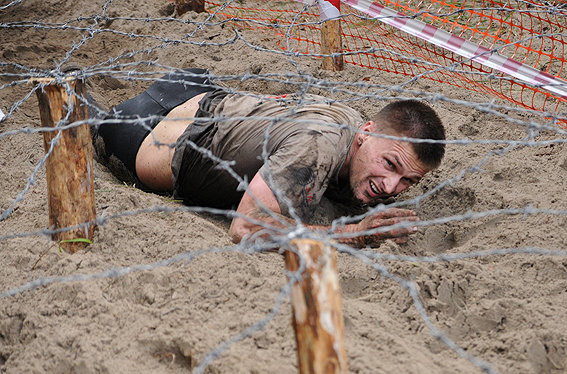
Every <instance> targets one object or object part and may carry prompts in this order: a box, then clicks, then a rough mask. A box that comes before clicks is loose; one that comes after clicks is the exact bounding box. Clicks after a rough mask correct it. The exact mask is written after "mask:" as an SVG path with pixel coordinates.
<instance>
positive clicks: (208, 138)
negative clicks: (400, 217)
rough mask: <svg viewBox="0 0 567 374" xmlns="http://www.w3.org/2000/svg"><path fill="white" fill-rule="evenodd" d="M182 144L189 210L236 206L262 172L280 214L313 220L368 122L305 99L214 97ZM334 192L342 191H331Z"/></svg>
mask: <svg viewBox="0 0 567 374" xmlns="http://www.w3.org/2000/svg"><path fill="white" fill-rule="evenodd" d="M196 116H197V117H202V118H200V119H199V120H197V121H195V122H194V123H193V124H191V125H189V126H188V127H187V129H186V130H185V132H184V133H183V135H182V136H181V137H180V138H179V140H178V143H177V146H176V150H175V154H174V157H173V163H172V171H173V181H174V194H175V196H176V198H181V199H183V201H184V202H185V203H186V204H189V205H199V206H208V207H217V208H231V207H235V206H237V205H238V203H239V202H240V199H241V198H242V195H243V193H244V190H243V188H242V185H241V184H240V182H239V180H238V178H244V179H245V180H246V181H248V182H249V181H250V180H252V178H253V177H254V175H255V174H256V173H257V172H259V173H260V175H261V176H262V178H263V179H264V181H265V182H266V183H267V184H268V186H270V188H271V189H272V191H273V192H274V195H275V196H276V199H277V201H278V203H279V206H280V209H281V212H282V213H283V214H285V215H289V210H290V207H293V208H294V209H295V211H296V212H297V214H298V215H299V216H300V217H301V218H302V219H306V220H309V218H310V217H311V214H312V212H313V210H314V208H315V207H316V206H317V205H318V204H319V201H320V200H321V197H322V196H323V194H324V192H325V191H326V190H327V188H328V187H329V184H335V185H337V184H338V174H339V170H340V168H341V166H342V165H343V163H344V161H345V160H346V156H347V153H348V151H349V149H350V145H351V143H352V140H353V137H354V131H353V129H354V128H358V127H359V126H360V125H361V124H362V122H363V120H362V118H361V116H360V114H359V113H358V112H357V111H355V110H353V109H351V108H349V107H347V106H346V105H344V104H341V103H337V102H332V101H329V100H328V99H326V98H324V97H321V96H315V95H305V96H303V97H302V99H301V100H300V98H299V97H297V96H295V95H284V96H278V97H267V96H248V95H246V96H245V95H239V94H227V93H226V92H224V91H222V90H218V91H214V92H212V93H209V94H207V95H206V96H205V98H203V100H201V102H200V109H199V112H198V113H197V115H196ZM335 187H336V186H335ZM333 190H339V189H338V188H333Z"/></svg>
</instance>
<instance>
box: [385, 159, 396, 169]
mask: <svg viewBox="0 0 567 374" xmlns="http://www.w3.org/2000/svg"><path fill="white" fill-rule="evenodd" d="M385 160H386V165H387V166H388V167H389V168H390V169H393V168H394V163H393V162H392V161H390V160H388V159H387V158H386V159H385Z"/></svg>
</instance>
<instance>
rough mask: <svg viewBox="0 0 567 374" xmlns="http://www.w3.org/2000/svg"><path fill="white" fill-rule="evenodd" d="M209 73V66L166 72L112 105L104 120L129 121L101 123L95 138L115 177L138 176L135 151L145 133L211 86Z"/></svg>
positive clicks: (127, 179) (127, 178)
mask: <svg viewBox="0 0 567 374" xmlns="http://www.w3.org/2000/svg"><path fill="white" fill-rule="evenodd" d="M208 75H209V72H208V70H206V69H198V68H191V69H184V71H183V72H181V73H170V74H167V75H165V76H163V77H162V78H161V79H160V80H158V81H156V82H155V83H153V84H152V85H151V86H150V87H149V88H148V89H147V90H146V91H144V92H142V93H141V94H140V95H138V96H136V97H134V98H133V99H130V100H127V101H125V102H123V103H122V104H119V105H117V106H115V107H114V108H112V110H111V111H110V115H109V116H108V117H106V118H105V120H108V119H119V120H128V121H125V122H118V123H103V124H102V125H100V127H99V128H98V129H97V131H96V139H94V140H95V148H96V149H97V153H99V158H101V157H100V153H101V152H100V149H101V146H102V148H104V149H103V151H104V156H103V157H102V158H104V159H105V160H107V163H108V164H111V165H109V167H110V169H111V171H112V172H113V173H114V174H117V177H118V178H120V179H123V180H126V181H130V180H131V178H129V177H128V176H126V175H125V174H130V175H129V176H130V177H132V176H133V177H134V179H135V180H137V177H136V155H137V153H138V149H139V148H140V145H141V144H142V142H143V141H144V139H145V138H146V136H148V134H149V133H150V132H151V130H152V129H153V128H154V127H155V126H156V125H157V124H158V123H159V122H160V121H161V120H162V119H163V117H164V116H166V115H167V114H168V113H169V112H170V111H171V110H172V109H173V108H175V107H176V106H178V105H180V104H182V103H184V102H186V101H187V100H189V99H191V98H192V97H195V96H197V95H199V94H202V93H204V92H209V91H212V90H214V87H213V86H212V85H211V83H210V81H209V78H208ZM100 140H102V145H101V144H100V143H101V142H100ZM96 143H99V144H96ZM116 164H121V165H116ZM120 169H125V170H120Z"/></svg>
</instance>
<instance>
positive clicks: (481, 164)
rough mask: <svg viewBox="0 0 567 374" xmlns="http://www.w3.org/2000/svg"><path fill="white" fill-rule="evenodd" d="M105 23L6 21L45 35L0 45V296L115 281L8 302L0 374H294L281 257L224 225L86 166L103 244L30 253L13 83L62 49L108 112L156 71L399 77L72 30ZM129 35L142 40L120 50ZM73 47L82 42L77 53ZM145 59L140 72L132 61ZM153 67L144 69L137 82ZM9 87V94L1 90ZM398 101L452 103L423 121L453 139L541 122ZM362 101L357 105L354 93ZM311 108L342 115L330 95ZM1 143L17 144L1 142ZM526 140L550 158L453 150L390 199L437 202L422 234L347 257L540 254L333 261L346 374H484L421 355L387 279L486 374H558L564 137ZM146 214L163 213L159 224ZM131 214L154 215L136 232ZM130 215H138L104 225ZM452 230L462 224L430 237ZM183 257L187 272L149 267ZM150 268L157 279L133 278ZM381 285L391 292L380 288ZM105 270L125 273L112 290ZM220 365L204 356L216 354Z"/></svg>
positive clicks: (68, 9) (71, 12) (6, 32)
mask: <svg viewBox="0 0 567 374" xmlns="http://www.w3.org/2000/svg"><path fill="white" fill-rule="evenodd" d="M5 3H6V2H4V3H3V4H5ZM103 5H104V3H103V2H102V1H98V0H96V1H90V2H87V1H82V2H79V3H77V2H73V1H67V0H60V1H54V0H49V1H39V0H28V1H23V2H21V3H19V4H16V5H13V6H11V7H9V8H8V9H5V10H2V11H0V22H2V23H6V22H15V21H24V20H25V21H30V22H31V21H37V22H42V27H39V28H34V27H31V26H26V27H11V28H5V29H3V30H2V31H1V35H2V43H1V46H0V51H1V56H2V61H4V62H9V63H17V64H20V65H21V66H23V68H18V67H17V66H15V65H13V64H11V65H10V64H9V65H2V67H1V70H0V71H1V72H2V73H1V74H2V75H1V78H0V79H1V82H0V84H2V85H3V86H2V89H1V90H0V108H1V109H2V110H3V112H4V113H6V114H9V116H8V118H7V120H5V121H4V122H1V123H0V131H1V137H0V155H1V157H0V167H1V173H2V177H1V178H0V208H1V210H2V212H4V211H5V210H6V209H8V208H9V207H10V206H12V205H13V204H14V203H13V202H14V200H15V199H17V198H18V200H20V201H19V202H17V203H16V204H15V205H14V209H13V212H12V213H11V214H10V215H9V216H8V217H7V218H6V219H5V220H3V221H1V222H0V237H1V240H0V253H1V256H0V265H1V267H2V272H0V284H1V285H2V287H1V289H0V292H6V291H8V290H12V289H15V288H17V287H20V286H22V285H26V284H27V283H28V282H30V281H32V280H37V279H43V280H46V279H52V278H49V277H60V276H74V275H80V274H86V275H93V274H95V275H96V274H101V273H104V272H106V273H104V274H107V275H109V276H105V277H102V278H101V279H91V280H84V281H79V280H71V281H65V282H54V283H52V284H48V285H45V286H41V287H38V288H35V289H33V290H27V291H22V292H18V293H17V294H16V295H15V296H9V297H3V298H1V299H0V372H2V373H136V374H142V373H186V372H189V371H190V370H191V369H192V368H193V369H194V368H198V367H199V365H202V366H203V367H204V368H205V372H206V373H296V372H297V358H296V352H295V340H294V333H293V329H292V326H291V307H290V304H289V300H288V298H287V296H286V295H282V292H283V291H282V290H284V287H285V285H286V284H287V279H286V275H285V271H284V261H283V257H282V255H281V254H280V253H277V252H276V251H255V250H253V248H252V247H250V246H240V247H238V246H232V244H231V242H230V238H229V236H228V235H227V225H228V223H229V221H228V219H227V218H224V217H218V216H213V215H210V214H204V213H195V212H191V211H183V210H182V209H181V208H182V206H181V205H180V204H179V203H177V202H175V201H172V200H171V199H170V197H168V196H160V195H156V194H152V193H147V192H143V191H141V190H139V189H137V188H135V187H134V186H132V185H127V184H124V183H122V182H120V181H119V180H117V179H116V178H115V177H114V176H113V175H112V174H111V173H110V172H109V171H108V169H107V168H106V167H104V166H103V165H100V164H98V163H96V164H95V188H96V208H97V214H98V216H99V217H110V218H109V219H108V220H107V221H106V222H105V224H104V225H100V226H99V227H98V228H97V230H96V233H95V235H94V238H93V244H92V245H90V246H88V247H87V248H86V249H85V250H83V251H81V252H80V253H77V254H73V255H71V254H68V253H66V252H64V251H60V250H58V247H57V244H55V243H53V242H52V241H51V240H50V238H49V237H48V236H45V235H42V234H41V233H42V232H43V230H45V229H46V228H47V227H48V226H49V223H48V215H47V194H46V181H45V170H44V168H43V167H40V168H39V169H38V171H37V172H34V170H35V169H36V167H37V165H38V163H40V161H41V159H42V157H43V154H44V151H43V146H42V139H41V135H40V134H38V133H27V132H25V131H21V130H22V129H24V128H34V127H37V126H38V125H39V123H40V120H39V111H38V106H37V99H36V97H35V94H32V95H31V96H30V97H29V98H28V97H27V96H26V95H28V94H29V93H30V92H31V89H32V86H30V85H27V84H25V83H24V82H25V79H24V78H23V77H22V76H21V74H24V73H28V72H29V73H31V74H33V73H34V70H27V69H37V70H35V71H37V72H39V74H40V75H46V74H48V71H50V70H51V69H54V68H55V66H56V65H57V64H59V63H60V62H61V61H63V60H64V59H65V58H66V53H67V52H68V51H70V50H71V49H72V48H73V45H75V46H78V47H77V48H76V50H75V51H73V53H71V54H70V58H69V59H68V61H65V63H64V64H63V65H64V66H70V65H74V66H78V67H81V68H85V69H86V70H87V71H90V72H95V65H96V64H102V65H101V66H100V69H99V70H96V75H93V76H91V77H90V78H89V80H88V91H89V92H90V93H91V94H92V95H93V97H94V98H95V99H96V100H97V101H98V102H99V103H100V104H101V105H103V106H105V107H111V106H113V105H116V104H118V103H119V102H121V101H123V100H125V99H127V98H129V97H132V96H134V95H136V94H137V93H139V92H141V91H142V90H143V89H144V88H145V87H146V86H147V85H148V84H149V83H150V82H149V81H140V80H131V79H130V80H129V79H127V78H128V75H127V72H128V71H129V70H134V69H135V70H137V71H139V72H156V73H155V74H153V75H151V76H150V77H154V78H155V77H157V76H159V75H160V74H158V73H157V72H164V71H167V69H166V68H163V67H161V66H165V67H188V66H198V67H206V68H209V69H211V71H213V72H214V73H215V74H218V75H228V74H243V73H246V72H250V73H253V74H270V73H286V72H289V73H294V74H296V73H297V71H298V70H297V69H301V71H302V72H304V73H306V74H309V75H311V76H312V77H314V78H315V79H324V80H328V81H330V82H367V83H370V84H384V85H393V84H396V83H399V82H403V81H404V80H405V79H406V78H404V77H399V76H393V75H389V74H386V73H383V72H380V71H374V70H372V71H370V70H366V69H362V68H359V67H356V66H353V65H347V66H346V69H345V71H344V72H341V73H331V72H326V71H322V70H321V69H320V68H319V64H320V61H319V60H317V59H315V58H312V57H306V58H296V59H294V61H293V63H292V62H291V61H290V58H288V57H285V56H282V55H281V53H280V52H281V50H280V49H278V47H277V45H276V43H277V42H278V37H277V36H275V35H274V34H271V33H268V32H260V31H253V30H247V29H242V30H241V33H242V37H243V38H244V39H245V40H246V41H247V42H250V43H253V44H255V45H257V46H262V47H264V48H266V49H267V50H266V51H258V50H255V49H254V48H251V47H250V46H249V45H247V44H246V43H244V42H243V40H242V39H241V40H237V41H236V42H234V43H232V42H229V41H231V40H232V38H233V37H234V36H235V32H234V25H233V24H222V23H221V24H215V25H210V26H207V27H205V28H203V29H201V30H195V26H194V25H193V24H192V23H191V22H187V23H179V22H171V21H163V22H143V21H142V20H140V21H135V20H120V19H114V20H113V21H112V22H110V21H108V20H107V21H105V20H104V19H100V20H99V26H100V27H101V28H106V29H108V30H119V31H121V32H123V34H119V33H116V32H100V33H99V32H97V31H96V30H97V29H96V28H92V29H91V31H93V34H92V35H91V36H92V38H91V37H90V36H89V34H88V30H87V31H85V30H84V29H83V30H77V29H76V27H78V26H80V27H83V28H84V27H89V26H91V25H92V19H91V20H90V22H87V21H81V20H75V19H76V18H77V17H80V16H85V17H86V16H91V15H95V14H102V12H103ZM105 11H106V12H107V13H106V14H107V15H108V16H109V17H142V18H146V17H150V18H159V17H170V16H174V15H173V13H172V7H171V4H169V3H167V2H166V1H161V0H150V1H146V2H134V1H132V0H120V1H118V0H117V1H114V2H111V3H109V4H107V5H106V10H105ZM205 18H206V15H204V14H195V13H192V12H190V13H187V14H185V15H183V16H180V17H177V19H178V20H183V21H203V20H205ZM72 20H75V21H72ZM67 21H72V22H69V23H68V24H67V26H68V27H65V29H64V30H63V29H62V28H61V27H58V28H55V29H47V26H48V25H49V24H50V23H63V22H67ZM99 26H97V27H99ZM129 33H133V34H136V35H146V37H132V38H131V37H130V36H129ZM186 34H190V35H188V36H187V38H186V39H185V40H186V41H187V42H188V43H176V44H171V45H163V48H161V47H160V48H154V47H156V46H159V45H160V44H161V43H162V42H163V40H161V41H160V40H159V39H157V38H155V36H157V37H159V38H170V39H175V38H181V37H183V36H184V35H186ZM83 36H88V38H87V39H86V40H83V39H82V38H83ZM150 36H152V37H150ZM201 42H204V44H203V43H201ZM81 43H82V44H81ZM207 43H208V44H207ZM211 43H217V45H210V44H211ZM79 44H80V45H79ZM221 44H223V45H221ZM144 48H148V51H147V53H139V54H132V55H127V54H128V53H130V52H132V51H139V50H142V49H144ZM118 56H122V57H120V59H118V60H117V61H111V60H109V59H110V58H111V57H118ZM148 61H149V62H152V64H154V65H153V66H148V64H147V62H148ZM295 63H297V67H296V66H295V65H294V64H295ZM116 64H120V66H114V65H116ZM126 64H129V65H126ZM105 71H106V73H104V72H105ZM121 72H124V73H121ZM13 74H16V75H13ZM11 82H16V84H15V85H13V86H5V85H7V84H9V83H11ZM225 84H226V85H228V86H230V87H234V88H238V89H246V90H252V91H257V92H266V93H268V92H269V93H272V94H280V93H284V92H289V91H290V90H294V89H297V87H293V86H290V85H285V84H283V83H281V82H267V81H265V80H260V79H250V80H245V81H227V82H225ZM407 88H409V89H413V90H418V91H423V92H425V93H427V92H432V93H438V94H440V95H441V96H440V97H442V98H444V99H446V100H439V101H436V102H432V105H433V106H434V107H435V109H436V110H437V111H438V112H439V113H440V115H441V117H442V118H443V120H444V122H445V124H446V126H447V135H448V138H449V139H451V140H455V139H461V140H462V139H471V140H486V139H491V140H497V139H500V140H521V139H523V138H524V137H526V135H527V132H526V129H525V126H523V125H522V123H519V124H517V123H514V122H513V121H512V119H519V120H521V121H529V120H532V119H533V120H535V121H539V122H543V121H544V120H542V119H541V118H538V117H537V116H535V115H531V114H527V113H518V112H516V111H514V110H513V107H511V108H508V109H506V108H505V109H502V110H498V113H501V114H502V115H501V116H497V115H492V114H487V113H482V112H480V111H477V110H475V109H474V105H472V106H471V105H466V104H463V103H465V102H464V101H463V102H460V101H459V100H468V102H469V103H486V102H490V101H491V100H493V98H492V97H488V96H482V95H479V94H474V93H471V92H469V91H467V90H464V89H458V88H455V87H452V86H449V85H443V84H439V83H435V82H432V81H428V80H425V79H420V80H418V81H416V82H415V83H412V85H410V86H408V87H407ZM353 90H354V89H353ZM359 91H360V92H365V91H364V88H360V89H359ZM311 92H313V93H317V94H324V95H328V96H333V95H334V96H333V97H335V98H339V99H341V98H342V99H348V98H349V97H350V98H352V96H349V95H348V94H336V93H331V92H329V91H327V90H325V89H324V88H313V89H312V90H311ZM388 95H390V96H395V95H396V93H393V92H389V93H388ZM404 95H409V94H407V93H404ZM20 101H22V102H21V104H18V105H17V109H16V110H15V111H14V112H13V113H10V108H11V107H12V105H13V104H14V103H19V102H20ZM495 103H496V104H502V105H506V106H512V104H510V103H507V102H502V101H498V100H496V101H495ZM352 105H353V107H355V108H356V109H358V110H360V111H361V113H362V114H363V115H364V116H369V115H371V114H373V113H375V112H376V111H377V110H378V109H379V108H380V107H381V106H383V105H384V102H383V101H373V100H371V99H365V100H355V101H353V102H352ZM508 116H509V117H508ZM14 130H20V131H16V132H15V133H9V132H10V131H14ZM535 140H537V141H549V142H548V143H547V144H544V145H536V146H531V147H528V146H525V145H517V146H514V147H509V146H508V145H506V144H503V143H502V142H500V143H498V144H479V143H470V142H469V143H467V144H458V145H449V146H448V148H447V155H446V159H445V161H444V163H443V165H442V166H441V168H440V169H438V170H436V171H435V172H433V173H431V174H430V175H428V176H427V177H426V178H425V179H424V180H423V181H422V182H420V183H419V184H418V185H416V186H414V187H413V188H411V189H410V190H409V191H408V192H406V193H404V194H403V195H402V196H401V197H400V198H399V200H400V201H403V200H409V199H413V198H418V197H420V196H421V195H422V194H423V193H425V192H428V191H431V190H432V189H434V188H436V187H438V186H440V185H444V187H443V188H441V189H440V190H439V191H438V192H437V193H435V194H433V195H431V196H423V197H422V198H419V204H418V205H412V206H411V208H412V209H416V210H417V211H418V213H419V215H420V217H421V218H422V222H424V226H423V227H421V228H420V231H419V232H418V233H417V234H415V235H414V236H413V237H412V239H411V240H410V242H409V243H407V244H405V245H396V244H393V243H391V242H386V243H384V244H383V245H381V246H380V247H377V248H369V249H367V250H366V251H365V252H364V251H359V252H357V253H358V254H361V255H364V254H368V257H365V258H366V259H368V258H372V256H374V257H376V255H381V254H392V255H405V256H418V257H420V258H421V256H435V255H467V254H471V253H474V252H475V251H496V250H501V249H512V250H522V249H526V248H527V249H530V248H531V249H532V252H533V249H534V248H539V249H542V250H546V251H551V253H548V254H545V255H538V254H535V253H531V254H530V253H528V254H525V253H524V254H517V253H516V254H514V253H512V254H500V255H496V254H495V255H491V256H476V257H470V258H460V259H454V260H451V261H432V262H424V261H419V259H418V258H415V259H410V260H403V259H380V258H378V259H375V260H374V262H371V261H366V262H365V261H363V260H361V258H360V256H352V255H349V254H347V253H340V254H339V260H338V268H339V277H340V282H341V287H342V295H343V304H344V319H345V326H346V345H347V354H348V365H349V370H350V372H353V373H480V372H482V370H481V368H479V367H478V366H477V365H475V364H474V362H471V361H470V360H467V359H465V358H463V357H460V356H459V355H458V354H457V353H456V352H455V351H454V350H453V349H451V348H450V347H448V346H447V345H446V344H444V343H442V342H440V341H439V340H438V339H436V338H434V337H433V336H432V334H431V330H430V329H429V327H428V326H427V324H426V322H425V321H424V320H423V318H422V316H421V315H420V313H419V311H418V310H417V309H416V307H415V305H414V302H413V301H412V299H411V297H410V296H409V295H408V291H407V289H406V288H404V287H402V285H400V283H398V282H396V281H395V280H392V278H391V277H388V276H387V275H388V274H391V275H393V276H397V277H400V278H401V279H405V280H409V281H411V282H413V284H415V285H416V286H417V289H418V290H419V300H420V301H421V303H422V305H423V306H424V308H425V312H426V313H427V315H428V318H429V320H430V321H431V323H432V324H433V326H435V327H436V328H438V329H439V330H440V331H441V332H442V333H443V335H444V336H446V337H448V338H450V339H452V341H454V342H455V343H456V344H457V345H458V346H459V347H460V348H461V349H462V350H463V352H466V354H468V355H470V356H471V357H473V358H474V359H472V360H473V361H474V360H478V361H482V362H486V363H488V364H489V365H490V367H491V368H492V369H491V370H493V372H500V373H565V372H567V359H566V357H567V329H566V328H565V321H566V320H567V258H566V257H565V250H566V243H567V233H566V231H565V227H566V226H567V217H566V216H565V210H566V209H567V194H566V193H565V191H566V189H567V178H566V177H565V176H566V174H567V149H566V146H565V144H563V143H562V142H564V140H565V136H564V135H561V134H557V133H555V132H554V131H546V132H542V133H541V134H538V135H537V136H536V138H535ZM30 182H31V185H30V186H29V188H26V185H28V183H30ZM449 182H450V183H449ZM23 191H25V193H24V194H23V198H21V199H20V198H19V197H18V196H19V195H20V194H22V192H23ZM158 207H168V208H171V209H172V210H174V211H172V212H165V211H163V209H162V210H161V211H159V210H158V209H157V208H158ZM526 207H531V208H533V209H540V210H544V212H540V213H538V214H524V215H523V214H505V213H506V211H503V210H506V209H509V211H508V213H518V211H522V209H525V208H526ZM140 209H149V210H150V211H148V212H144V213H141V212H139V210H140ZM152 209H153V210H154V211H151V210H152ZM176 209H177V210H176ZM545 210H558V211H559V212H557V213H556V214H551V213H552V212H547V213H546V212H545ZM125 212H137V213H136V214H131V215H122V216H119V217H116V215H120V214H123V213H125ZM472 212H477V213H479V216H476V217H475V216H473V215H471V213H472ZM461 214H462V215H464V217H466V218H467V219H451V220H448V221H447V222H442V221H441V220H442V219H443V218H446V217H456V216H458V215H461ZM27 233H29V234H27ZM554 254H556V255H554ZM178 255H179V256H182V260H180V261H171V262H172V263H170V264H163V263H162V264H161V265H159V262H160V261H162V260H168V259H172V258H173V259H175V257H174V256H178ZM457 257H458V256H457ZM463 257H464V256H463ZM146 264H158V265H159V266H154V268H153V269H152V270H140V269H139V268H136V267H140V265H146ZM381 267H383V268H384V269H387V271H388V272H389V273H388V274H386V273H384V272H382V273H381V272H379V271H378V270H377V269H376V268H381ZM113 269H122V270H124V269H125V270H124V272H126V270H132V271H131V272H128V274H124V275H121V276H115V275H116V273H114V276H110V275H113V274H112V272H111V270H113ZM229 343H230V344H229ZM226 346H228V347H227V348H226ZM218 348H221V349H219V354H218V355H216V354H215V353H214V351H213V350H214V349H218ZM225 348H226V349H225ZM215 356H218V357H215Z"/></svg>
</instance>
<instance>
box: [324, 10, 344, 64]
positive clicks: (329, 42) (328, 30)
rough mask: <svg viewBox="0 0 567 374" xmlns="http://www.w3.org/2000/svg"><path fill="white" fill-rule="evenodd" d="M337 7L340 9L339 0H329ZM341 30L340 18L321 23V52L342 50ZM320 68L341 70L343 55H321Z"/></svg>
mask: <svg viewBox="0 0 567 374" xmlns="http://www.w3.org/2000/svg"><path fill="white" fill-rule="evenodd" d="M330 2H331V3H332V4H333V5H334V6H335V7H336V8H337V9H340V1H338V0H333V1H330ZM341 35H342V31H341V20H340V19H331V20H327V21H325V22H323V24H322V25H321V54H324V55H331V54H333V53H342V52H343V42H342V37H341ZM322 68H323V69H325V70H331V71H341V70H343V68H344V59H343V55H342V54H341V55H337V56H334V57H332V56H328V57H323V64H322Z"/></svg>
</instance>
